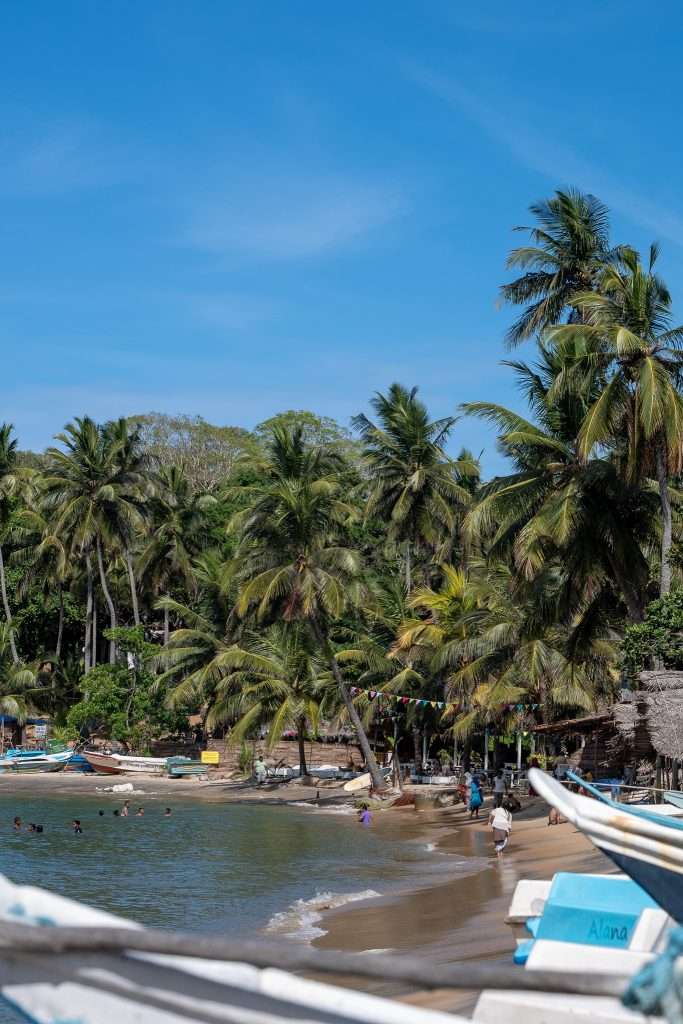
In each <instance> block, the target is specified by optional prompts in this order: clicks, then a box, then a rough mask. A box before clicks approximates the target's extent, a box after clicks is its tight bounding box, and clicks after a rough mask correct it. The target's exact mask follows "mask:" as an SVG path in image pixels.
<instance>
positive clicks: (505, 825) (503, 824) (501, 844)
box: [489, 807, 512, 857]
mask: <svg viewBox="0 0 683 1024" xmlns="http://www.w3.org/2000/svg"><path fill="white" fill-rule="evenodd" d="M489 825H490V826H491V828H492V830H493V846H494V849H495V851H496V856H498V857H501V856H502V854H503V850H504V849H505V847H506V846H507V844H508V839H509V838H510V832H511V831H512V815H511V814H510V812H509V811H507V810H506V809H505V808H504V807H494V808H493V810H492V811H491V813H490V814H489Z"/></svg>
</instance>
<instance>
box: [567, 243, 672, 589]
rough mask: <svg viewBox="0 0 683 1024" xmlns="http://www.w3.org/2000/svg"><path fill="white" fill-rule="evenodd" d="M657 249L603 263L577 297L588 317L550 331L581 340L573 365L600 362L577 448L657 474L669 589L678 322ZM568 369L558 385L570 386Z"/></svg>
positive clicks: (629, 469)
mask: <svg viewBox="0 0 683 1024" xmlns="http://www.w3.org/2000/svg"><path fill="white" fill-rule="evenodd" d="M657 255H658V249H657V246H656V245H653V246H651V248H650V255H649V261H648V264H647V267H644V266H643V264H642V262H641V260H640V257H639V256H638V254H637V253H635V252H632V251H631V252H629V253H627V254H625V255H624V256H623V259H622V263H621V265H619V266H612V267H607V268H605V270H604V271H603V273H602V275H601V277H600V279H599V290H598V291H597V292H590V293H588V292H584V293H581V294H578V295H577V296H575V297H574V300H573V302H574V305H575V307H576V309H578V310H580V312H581V314H582V317H583V319H584V321H585V323H584V324H579V325H564V326H561V327H555V328H553V329H551V330H550V331H549V332H548V336H549V339H550V341H551V342H553V343H555V344H556V345H559V346H565V345H567V344H570V345H571V344H573V343H574V342H575V341H578V342H579V343H580V344H582V345H583V346H584V351H583V352H582V353H581V354H580V355H579V356H578V357H577V358H576V360H575V365H574V367H573V373H577V372H578V373H585V367H586V365H590V366H592V367H598V368H599V369H600V371H601V372H602V374H603V375H604V380H605V384H604V387H603V388H602V389H601V392H600V394H599V396H597V397H596V398H595V401H593V402H592V404H591V405H590V407H589V408H588V410H587V411H586V415H585V418H584V421H583V423H582V425H581V430H580V432H579V439H578V441H579V455H580V457H581V458H582V460H584V461H587V460H588V459H589V458H590V456H591V454H592V453H593V451H594V450H595V449H596V448H603V449H604V448H612V449H615V448H616V449H617V450H619V448H620V447H623V445H622V444H621V439H622V438H625V439H626V453H625V454H626V478H627V480H629V481H631V482H637V481H640V480H642V479H643V478H644V477H647V476H652V477H655V478H656V480H657V484H658V488H659V497H660V504H661V521H662V538H661V570H660V593H661V594H666V593H668V592H669V590H670V589H671V561H670V552H671V542H672V513H671V496H670V491H669V475H670V474H671V473H674V472H679V471H680V469H681V466H682V465H683V398H681V395H680V392H679V386H680V383H681V379H682V375H681V374H682V369H683V352H682V351H681V348H682V347H683V327H681V326H678V327H672V326H671V319H672V317H671V295H670V294H669V291H668V289H667V287H666V285H665V284H664V282H663V281H662V280H661V279H660V278H659V276H658V275H657V274H656V273H655V264H656V261H657ZM572 384H573V374H572V372H571V371H570V372H569V373H568V374H567V375H566V377H565V378H564V379H562V380H561V381H559V382H558V386H557V387H556V391H557V392H558V393H559V392H560V391H561V390H562V389H566V388H567V387H571V386H572Z"/></svg>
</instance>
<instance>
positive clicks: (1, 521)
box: [0, 423, 28, 665]
mask: <svg viewBox="0 0 683 1024" xmlns="http://www.w3.org/2000/svg"><path fill="white" fill-rule="evenodd" d="M13 430H14V427H13V425H12V424H11V423H2V424H0V594H1V595H2V606H3V609H4V612H5V620H6V622H7V634H6V637H5V640H6V643H7V644H8V645H9V650H10V652H11V655H12V661H13V663H14V664H15V665H18V664H19V654H18V653H17V645H16V641H15V638H14V629H13V626H12V621H13V620H12V609H11V608H10V603H9V598H8V596H7V575H6V572H5V556H4V551H3V545H4V544H5V542H6V541H7V539H8V536H9V533H10V531H11V530H12V527H13V513H14V509H15V504H16V499H17V496H18V494H19V492H20V490H21V489H22V485H23V486H25V485H26V483H27V479H28V474H27V472H26V471H25V470H22V469H21V468H20V467H19V466H18V465H17V440H16V438H15V437H12V431H13Z"/></svg>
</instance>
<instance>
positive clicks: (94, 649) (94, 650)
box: [90, 596, 97, 668]
mask: <svg viewBox="0 0 683 1024" xmlns="http://www.w3.org/2000/svg"><path fill="white" fill-rule="evenodd" d="M90 664H91V666H92V667H93V668H94V667H95V665H96V664H97V601H96V600H95V598H94V596H93V603H92V659H91V661H90Z"/></svg>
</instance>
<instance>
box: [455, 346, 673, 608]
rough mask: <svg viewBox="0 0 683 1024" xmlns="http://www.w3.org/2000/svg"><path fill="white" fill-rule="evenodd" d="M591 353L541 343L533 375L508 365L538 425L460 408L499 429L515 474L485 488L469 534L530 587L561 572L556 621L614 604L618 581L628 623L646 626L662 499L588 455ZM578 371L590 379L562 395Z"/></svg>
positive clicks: (498, 410)
mask: <svg viewBox="0 0 683 1024" xmlns="http://www.w3.org/2000/svg"><path fill="white" fill-rule="evenodd" d="M585 352H586V347H585V345H584V344H583V342H581V341H580V340H577V339H575V340H574V343H573V344H571V345H570V343H569V341H568V340H567V341H566V343H565V345H564V347H563V351H558V349H556V348H552V347H550V346H549V345H546V344H544V345H541V346H540V349H539V360H538V362H537V364H536V365H535V366H533V367H529V366H527V365H526V364H525V363H521V362H514V363H510V364H508V365H511V366H512V367H513V369H514V371H515V375H516V377H517V383H518V386H519V388H520V390H521V391H522V392H523V393H524V394H525V395H526V398H527V401H528V402H529V405H530V407H531V411H532V413H533V415H534V419H533V420H527V419H525V418H524V417H522V416H520V415H519V414H517V413H515V412H512V411H510V410H509V409H506V408H504V407H503V406H500V405H496V404H494V403H491V402H469V403H467V404H466V405H464V406H463V409H464V411H465V412H467V413H469V414H471V415H475V416H479V417H482V418H484V419H488V420H489V421H491V422H493V423H494V424H495V425H496V426H497V427H498V428H499V430H500V434H499V438H498V443H499V446H500V449H501V451H502V452H503V453H504V454H505V455H506V456H507V457H508V459H509V460H510V462H511V463H512V467H513V472H512V473H510V474H508V475H506V476H502V477H496V478H494V479H493V480H492V481H490V482H489V483H488V484H487V485H486V486H485V487H484V488H483V489H482V492H481V495H480V498H479V500H478V502H477V503H476V504H475V506H474V507H473V508H472V510H471V511H470V513H469V515H468V518H467V522H466V529H467V530H468V531H469V533H470V534H472V535H474V536H476V537H478V538H479V541H480V543H482V544H484V545H485V547H486V550H487V552H488V553H489V555H490V556H491V557H493V558H496V559H503V560H505V559H507V558H510V557H511V558H512V559H513V561H514V564H515V565H516V566H517V568H518V571H519V572H521V573H522V574H523V575H524V576H525V577H526V578H527V579H532V578H533V577H534V575H535V574H537V573H539V572H541V571H543V570H544V569H545V568H546V567H547V566H548V565H552V564H559V565H560V566H561V573H560V579H561V584H562V585H561V587H560V590H559V591H558V599H559V600H560V606H559V607H557V608H553V609H552V610H551V611H550V614H551V615H555V616H558V615H559V616H564V617H565V619H567V618H571V616H572V615H574V614H575V612H576V609H577V608H579V607H589V606H590V607H591V608H594V607H595V606H596V601H598V600H602V601H603V603H604V601H605V600H606V601H608V602H609V601H610V600H611V597H610V593H611V584H612V581H613V582H614V583H615V584H616V586H617V588H618V590H619V591H620V592H621V594H622V597H623V600H624V602H625V604H626V607H627V610H628V614H629V617H630V618H631V620H632V621H640V620H641V619H642V617H643V610H644V607H645V603H646V587H647V582H648V579H649V564H648V558H647V556H648V552H649V549H650V547H651V546H652V544H653V542H654V538H655V535H656V507H655V505H656V498H655V496H654V495H653V494H652V493H651V491H650V490H648V489H647V488H643V487H641V486H639V485H638V484H637V483H629V482H628V481H625V480H624V479H623V476H622V474H621V473H620V470H619V465H618V463H617V462H616V461H615V460H614V458H612V457H610V453H609V452H605V453H604V454H603V456H602V457H598V455H596V454H594V455H593V456H592V457H591V458H590V459H589V460H585V459H584V458H583V457H582V451H581V441H580V433H581V429H582V424H583V423H584V422H585V419H586V416H587V414H588V411H589V410H590V409H591V407H592V405H593V404H594V403H595V401H597V400H598V398H599V396H600V394H601V393H602V389H603V386H604V378H603V376H602V374H601V373H599V372H597V373H596V372H594V370H592V369H591V368H590V366H587V364H586V361H585V360H584V359H583V356H584V354H585ZM578 364H581V365H582V366H583V372H582V374H581V375H580V374H579V373H578V370H576V369H574V377H573V386H572V387H571V388H569V387H568V386H566V387H563V388H558V380H561V379H562V378H563V376H565V375H566V374H567V373H568V372H569V370H570V369H572V368H576V366H577V365H578ZM653 499H654V500H653ZM589 598H590V600H589ZM587 602H588V603H587Z"/></svg>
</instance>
